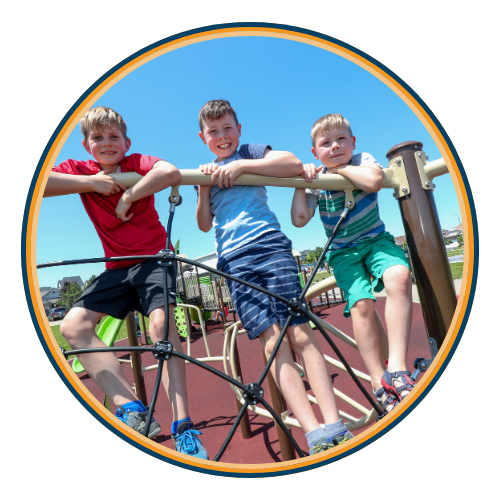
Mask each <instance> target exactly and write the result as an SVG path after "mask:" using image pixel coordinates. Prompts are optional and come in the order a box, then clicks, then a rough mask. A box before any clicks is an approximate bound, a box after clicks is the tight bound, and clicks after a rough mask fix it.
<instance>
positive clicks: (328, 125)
mask: <svg viewBox="0 0 500 500" xmlns="http://www.w3.org/2000/svg"><path fill="white" fill-rule="evenodd" d="M340 127H344V128H345V129H347V131H348V132H349V134H351V137H352V130H351V125H350V124H349V122H348V121H347V119H346V118H344V117H343V116H342V115H341V114H340V113H334V114H330V115H325V116H322V117H321V118H320V119H319V120H316V123H315V124H314V125H313V128H312V130H311V140H312V145H313V147H315V144H314V141H315V140H316V137H318V135H320V134H324V133H325V132H328V131H330V130H332V129H334V128H340Z"/></svg>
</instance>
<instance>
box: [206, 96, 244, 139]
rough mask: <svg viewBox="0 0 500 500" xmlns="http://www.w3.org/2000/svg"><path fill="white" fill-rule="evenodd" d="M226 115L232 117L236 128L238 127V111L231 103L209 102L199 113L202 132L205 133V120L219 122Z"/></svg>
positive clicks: (222, 100) (219, 100)
mask: <svg viewBox="0 0 500 500" xmlns="http://www.w3.org/2000/svg"><path fill="white" fill-rule="evenodd" d="M224 115H230V116H232V117H233V118H234V121H235V122H236V126H238V118H237V117H236V111H235V110H234V109H233V108H232V106H231V104H229V101H225V100H224V99H216V100H215V101H208V102H207V103H206V104H205V105H204V106H203V107H202V108H201V109H200V112H199V113H198V123H199V124H200V130H201V131H202V132H203V120H205V119H206V118H208V119H209V120H218V119H219V118H222V117H223V116H224Z"/></svg>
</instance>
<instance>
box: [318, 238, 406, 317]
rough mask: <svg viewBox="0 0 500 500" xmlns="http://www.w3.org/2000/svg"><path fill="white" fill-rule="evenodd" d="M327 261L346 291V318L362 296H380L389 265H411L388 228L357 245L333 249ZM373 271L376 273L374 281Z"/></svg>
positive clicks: (370, 297) (339, 284) (369, 297)
mask: <svg viewBox="0 0 500 500" xmlns="http://www.w3.org/2000/svg"><path fill="white" fill-rule="evenodd" d="M327 261H328V264H329V265H330V267H331V268H332V270H333V274H334V275H335V278H336V279H337V284H338V286H339V288H341V289H342V290H343V291H344V296H345V299H346V301H347V304H346V306H345V309H344V316H345V317H346V318H348V317H349V316H350V315H351V307H352V306H353V305H354V304H355V303H356V302H357V301H358V300H360V299H372V300H376V299H375V295H374V294H373V292H374V291H375V292H380V291H382V290H383V289H384V283H383V281H382V275H383V274H384V272H385V271H386V270H387V269H389V267H392V266H397V265H402V266H405V267H407V268H408V269H410V266H409V265H408V261H407V260H406V256H405V253H404V252H403V250H402V249H401V248H399V247H398V246H397V245H396V243H395V241H394V237H393V236H392V234H390V233H388V232H387V231H384V232H383V233H381V234H379V235H378V236H376V237H375V238H373V239H372V240H369V241H367V242H364V243H360V244H359V245H356V246H355V247H350V248H342V249H341V250H336V251H334V252H331V253H330V254H329V255H328V256H327ZM370 275H372V276H373V282H372V280H371V277H370Z"/></svg>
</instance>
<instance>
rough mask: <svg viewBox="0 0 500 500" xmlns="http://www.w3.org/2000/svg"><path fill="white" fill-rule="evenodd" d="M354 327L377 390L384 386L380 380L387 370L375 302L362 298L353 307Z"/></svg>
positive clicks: (359, 346)
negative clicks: (383, 357) (376, 320)
mask: <svg viewBox="0 0 500 500" xmlns="http://www.w3.org/2000/svg"><path fill="white" fill-rule="evenodd" d="M350 312H351V317H352V329H353V332H354V338H355V340H356V343H357V344H358V349H359V353H360V354H361V357H362V358H363V362H364V363H365V366H366V369H367V370H368V374H369V375H370V377H371V379H372V387H373V389H374V390H375V391H377V390H378V389H380V388H381V387H382V383H381V382H380V380H381V379H382V375H383V374H384V372H385V360H384V359H382V347H381V345H380V337H379V334H378V329H377V323H376V322H375V302H374V301H373V300H371V299H360V300H358V301H357V302H356V303H355V304H354V305H353V306H352V307H351V310H350Z"/></svg>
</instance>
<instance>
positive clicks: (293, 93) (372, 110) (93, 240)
mask: <svg viewBox="0 0 500 500" xmlns="http://www.w3.org/2000/svg"><path fill="white" fill-rule="evenodd" d="M221 61H230V63H224V62H221ZM218 98H223V99H227V100H229V101H230V102H231V104H232V105H233V107H234V108H235V109H236V112H237V114H238V119H239V121H240V122H241V124H242V137H241V143H242V144H243V143H247V142H255V143H265V144H270V145H271V146H272V147H273V149H275V150H285V151H291V152H293V153H294V154H295V155H297V157H299V158H300V159H301V160H302V161H303V162H315V163H316V164H318V165H319V162H318V161H316V160H314V157H313V156H312V154H311V150H310V148H311V144H310V135H309V134H310V130H311V126H312V124H313V123H314V122H315V120H316V119H317V118H319V117H320V116H322V115H324V114H327V113H335V112H338V113H342V114H343V115H344V116H345V117H346V118H348V120H349V121H350V122H351V126H352V129H353V133H354V135H356V137H357V143H356V145H357V148H356V151H357V152H362V151H366V152H369V153H371V154H372V155H373V156H374V157H375V158H376V159H377V160H378V161H379V162H380V163H381V164H382V165H386V163H387V161H386V159H385V155H386V153H387V151H388V150H389V149H390V148H391V147H392V146H394V145H395V144H397V143H399V142H403V141H406V140H418V141H421V142H423V144H424V150H425V152H426V153H427V155H428V156H429V158H430V159H431V160H433V159H437V158H439V157H440V156H441V154H440V153H439V150H438V148H437V147H436V145H435V144H434V142H433V140H432V138H431V136H430V135H429V133H428V132H427V131H426V129H425V128H424V126H423V125H422V124H421V122H420V121H419V120H418V118H417V117H416V116H415V115H414V114H413V112H412V111H411V110H410V109H409V108H408V106H407V105H406V104H405V103H404V102H403V101H402V100H401V99H400V98H399V97H398V96H397V95H395V94H394V93H393V92H392V91H391V90H390V89H389V88H388V87H386V86H385V85H384V84H383V83H382V82H380V81H379V80H378V79H377V78H375V77H374V76H372V75H371V74H369V73H368V72H366V71H365V70H363V69H362V68H360V67H358V66H356V65H355V64H353V63H351V62H349V61H347V60H345V59H343V58H341V57H339V56H336V55H334V54H332V53H330V52H327V51H325V50H322V49H319V48H316V47H312V46H309V45H306V44H303V43H300V42H293V41H288V40H282V39H274V38H264V37H262V38H261V37H236V38H225V39H219V40H212V41H206V42H202V43H197V44H194V45H191V46H188V47H185V48H181V49H177V50H175V51H174V52H172V53H169V54H166V55H164V56H162V57H159V58H157V59H155V60H153V61H151V62H149V63H147V64H146V65H144V66H142V67H140V68H139V69H137V70H135V71H134V72H133V73H131V74H130V75H128V76H126V77H125V78H123V79H122V80H120V81H119V82H118V83H117V84H116V85H115V86H114V87H113V88H111V89H110V90H109V91H108V92H107V93H106V94H105V95H104V96H103V97H102V98H101V99H100V100H99V101H98V102H97V103H96V104H95V105H103V106H109V107H111V108H114V109H116V110H117V111H118V112H119V113H120V114H122V116H123V117H124V118H125V120H126V122H127V125H128V133H129V137H130V138H131V139H132V148H131V150H130V151H129V153H134V152H135V153H143V154H148V155H153V156H158V157H160V158H163V159H165V160H167V161H169V162H171V163H173V164H174V165H176V166H177V167H178V168H180V169H191V168H197V167H198V165H200V164H201V163H209V162H210V161H211V160H212V158H213V156H212V154H211V153H210V151H209V150H208V148H207V147H206V146H205V145H204V144H203V143H202V142H201V140H200V139H199V137H198V130H199V129H198V122H197V115H198V111H199V109H200V108H201V106H202V105H203V104H204V103H205V102H206V101H208V100H210V99H218ZM75 100H76V98H75ZM68 158H75V159H88V158H90V156H89V155H88V154H87V153H86V152H85V150H84V149H83V147H82V145H81V134H80V131H79V129H78V127H77V128H76V129H75V130H74V131H73V132H72V134H71V135H70V137H69V138H68V140H67V141H66V144H65V145H64V147H63V148H62V150H61V153H60V155H59V157H58V159H57V162H56V164H58V163H60V162H62V161H64V160H66V159H68ZM435 184H436V190H435V193H434V194H435V200H436V204H437V207H438V211H439V216H440V220H441V225H442V227H443V228H451V227H454V226H456V225H457V224H458V223H459V219H458V218H460V219H461V216H460V211H459V205H458V201H457V196H456V192H455V189H454V187H453V184H452V181H451V179H450V176H448V175H446V176H443V177H440V178H437V179H436V180H435ZM169 192H170V191H169V190H166V191H164V192H162V193H158V194H157V195H156V207H157V210H158V213H159V215H160V219H161V220H162V222H163V223H164V225H166V222H167V217H168V208H169V203H168V196H169ZM181 195H182V197H183V203H182V205H181V206H180V207H178V209H177V210H176V216H175V219H174V224H173V231H172V239H173V241H174V242H175V241H177V240H178V239H180V242H181V243H180V250H181V253H183V254H185V255H187V256H188V257H189V258H196V257H199V256H201V255H205V254H207V253H211V252H213V251H214V234H213V230H212V231H210V232H209V233H203V232H201V231H200V230H199V229H198V227H197V224H196V220H195V208H196V195H195V192H194V189H193V188H192V187H191V186H183V187H181ZM292 196H293V190H292V189H287V188H269V189H268V198H269V206H270V207H271V210H273V211H274V212H275V213H276V215H277V217H278V220H279V221H280V223H281V226H282V229H283V231H284V232H285V234H286V235H287V236H288V237H289V238H290V239H291V240H292V242H293V247H294V248H295V249H297V250H305V249H313V248H315V247H316V246H323V244H324V243H325V241H326V238H325V235H324V230H323V227H322V225H321V222H320V220H319V218H318V217H315V218H314V219H313V220H312V221H311V222H310V223H309V224H308V225H307V226H306V227H305V228H302V229H297V228H295V227H293V225H292V224H291V222H290V204H291V199H292ZM379 202H380V212H381V216H382V219H383V220H384V222H385V224H386V227H387V229H388V230H389V231H390V232H391V233H393V234H394V235H395V236H398V235H402V234H404V232H403V226H402V223H401V218H400V214H399V209H398V207H397V203H396V202H395V200H394V198H393V197H392V190H383V191H381V192H380V195H379ZM457 215H458V217H457ZM100 256H103V250H102V246H101V243H100V241H99V238H98V237H97V234H96V232H95V229H94V227H93V225H92V223H91V222H90V220H89V219H88V217H87V215H86V213H85V211H84V209H83V207H82V205H81V201H80V197H79V196H78V195H71V196H63V197H58V198H46V199H44V200H43V202H42V206H41V210H40V216H39V223H38V232H37V261H38V262H39V263H41V262H47V261H54V260H65V259H77V258H90V257H100ZM103 270H104V265H103V264H96V265H80V266H65V267H56V268H50V269H44V270H40V271H39V284H40V286H55V285H56V284H57V280H58V279H61V278H62V277H63V276H72V275H79V276H81V277H82V279H84V280H85V279H87V278H88V277H90V276H91V275H92V274H99V273H100V272H102V271H103Z"/></svg>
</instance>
